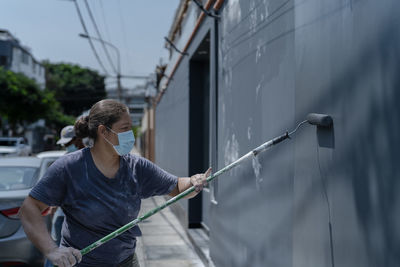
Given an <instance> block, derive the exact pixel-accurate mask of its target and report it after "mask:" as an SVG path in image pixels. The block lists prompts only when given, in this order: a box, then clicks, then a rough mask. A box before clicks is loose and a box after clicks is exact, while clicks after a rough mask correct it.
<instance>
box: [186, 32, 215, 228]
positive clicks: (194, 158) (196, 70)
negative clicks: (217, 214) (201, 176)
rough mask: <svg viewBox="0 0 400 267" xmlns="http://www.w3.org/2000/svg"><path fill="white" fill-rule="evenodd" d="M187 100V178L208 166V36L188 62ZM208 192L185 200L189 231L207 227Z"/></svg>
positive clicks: (203, 170)
mask: <svg viewBox="0 0 400 267" xmlns="http://www.w3.org/2000/svg"><path fill="white" fill-rule="evenodd" d="M189 75H190V76H189V77H190V100H189V175H194V174H196V173H203V172H205V171H206V170H207V168H208V167H209V164H210V162H209V144H210V142H209V125H210V118H209V117H210V34H207V35H206V37H205V38H204V39H203V41H202V42H201V44H200V45H199V47H198V48H197V50H196V52H195V53H194V54H193V56H192V58H191V60H190V70H189ZM209 194H210V192H209V190H208V188H205V189H204V190H203V191H202V192H201V193H200V194H199V195H198V196H197V197H196V198H194V199H190V200H189V218H188V219H189V228H199V227H202V226H204V224H207V222H208V217H207V216H203V214H204V215H206V214H208V212H204V211H203V210H204V209H207V211H208V206H209V205H208V203H207V202H208V201H209V199H210V196H209Z"/></svg>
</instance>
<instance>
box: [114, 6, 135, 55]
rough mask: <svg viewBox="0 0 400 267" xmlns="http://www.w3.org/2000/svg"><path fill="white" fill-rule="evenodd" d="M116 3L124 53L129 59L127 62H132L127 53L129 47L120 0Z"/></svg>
mask: <svg viewBox="0 0 400 267" xmlns="http://www.w3.org/2000/svg"><path fill="white" fill-rule="evenodd" d="M117 4H118V12H119V18H120V22H121V30H122V38H123V39H124V46H125V54H126V56H127V58H128V59H129V62H132V60H131V56H130V53H129V49H128V41H127V39H126V29H125V20H124V16H123V14H122V9H121V1H120V0H118V1H117Z"/></svg>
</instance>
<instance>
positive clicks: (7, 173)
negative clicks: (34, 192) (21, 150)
mask: <svg viewBox="0 0 400 267" xmlns="http://www.w3.org/2000/svg"><path fill="white" fill-rule="evenodd" d="M37 175H38V168H32V167H8V166H1V167H0V191H8V190H19V189H28V188H31V187H32V186H33V185H34V184H35V182H36V179H37Z"/></svg>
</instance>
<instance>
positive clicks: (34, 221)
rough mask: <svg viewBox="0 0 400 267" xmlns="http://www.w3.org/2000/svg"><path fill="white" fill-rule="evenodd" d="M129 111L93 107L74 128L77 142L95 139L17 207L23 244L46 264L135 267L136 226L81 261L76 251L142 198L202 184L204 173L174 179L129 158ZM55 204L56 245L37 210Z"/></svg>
mask: <svg viewBox="0 0 400 267" xmlns="http://www.w3.org/2000/svg"><path fill="white" fill-rule="evenodd" d="M131 129H132V123H131V118H130V116H129V112H128V108H127V107H126V106H125V105H123V104H121V103H119V102H117V101H113V100H102V101H99V102H97V103H96V104H95V105H94V106H93V107H92V108H91V110H90V113H89V115H88V116H86V117H82V118H80V119H79V120H78V121H77V122H76V123H75V130H76V135H77V137H80V138H84V137H87V136H88V137H90V138H92V139H93V140H94V145H93V147H91V148H84V149H82V150H79V151H76V152H73V153H70V154H67V155H65V156H64V157H62V158H60V159H59V160H57V161H56V162H55V163H54V164H53V165H52V166H50V168H49V170H48V171H47V173H46V174H45V175H44V177H43V178H42V179H41V180H40V182H39V183H38V184H37V185H36V186H35V187H34V188H33V189H32V191H31V192H30V195H29V196H28V197H27V198H26V200H25V201H24V203H23V205H22V207H21V210H20V217H21V221H22V224H23V227H24V230H25V232H26V234H27V236H28V237H29V239H30V240H31V241H32V242H33V243H34V244H35V245H36V246H37V247H38V248H39V249H40V250H41V251H42V252H43V254H44V255H45V256H46V257H47V258H48V259H49V260H50V261H51V262H53V264H55V265H58V266H60V267H67V266H74V265H75V264H78V263H79V264H78V265H77V266H139V265H138V263H137V259H136V255H135V254H134V251H135V246H136V236H140V235H141V232H140V229H139V227H137V226H136V227H134V228H131V229H130V230H128V231H126V232H125V233H123V234H122V235H120V236H118V237H116V238H114V239H112V240H110V241H109V242H107V243H105V244H103V245H102V246H100V247H98V248H96V249H95V250H93V251H91V252H90V253H88V254H86V255H85V256H84V257H83V258H82V255H81V254H80V251H79V250H80V249H82V248H84V247H86V246H88V245H90V244H91V243H93V242H95V241H97V240H98V239H100V238H102V237H104V236H105V235H107V234H109V233H111V232H112V231H114V230H116V229H117V228H119V227H121V226H122V225H125V224H126V223H128V222H130V221H132V220H134V219H135V218H136V217H137V215H138V213H139V208H140V202H141V199H143V198H148V197H151V196H154V195H164V194H169V195H170V196H176V195H177V194H179V193H181V192H183V191H184V190H186V189H188V188H189V187H191V186H192V185H193V186H195V189H196V190H195V192H193V193H192V194H191V195H189V198H190V197H194V196H195V195H196V194H197V193H198V192H200V191H201V190H202V188H203V186H204V185H205V184H206V177H207V176H208V175H209V174H210V172H211V169H209V170H208V171H207V172H206V173H205V174H198V175H194V176H192V177H187V178H177V177H176V176H174V175H171V174H169V173H167V172H165V171H163V170H162V169H160V168H159V167H157V166H156V165H154V164H153V163H151V162H150V161H148V160H146V159H144V158H141V157H137V156H133V155H130V154H129V152H130V151H131V149H132V148H133V144H134V136H133V132H132V130H131ZM49 206H60V207H62V209H63V211H64V213H65V216H66V217H65V221H64V223H63V227H62V240H61V246H60V247H58V246H57V245H56V244H55V243H54V241H53V240H52V239H51V237H50V235H49V233H48V231H47V229H46V226H45V223H44V222H43V220H42V218H41V212H42V211H43V210H45V209H47V208H48V207H49Z"/></svg>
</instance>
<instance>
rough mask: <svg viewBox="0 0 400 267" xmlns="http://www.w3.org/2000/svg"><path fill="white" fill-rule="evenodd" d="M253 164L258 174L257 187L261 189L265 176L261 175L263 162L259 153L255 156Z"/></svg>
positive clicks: (255, 172) (256, 174)
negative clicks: (259, 157)
mask: <svg viewBox="0 0 400 267" xmlns="http://www.w3.org/2000/svg"><path fill="white" fill-rule="evenodd" d="M252 164H253V170H254V174H255V176H256V188H257V191H260V188H261V183H262V182H263V178H262V177H261V164H260V161H259V159H258V155H257V156H254V157H253V159H252Z"/></svg>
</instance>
